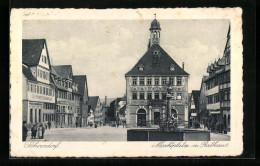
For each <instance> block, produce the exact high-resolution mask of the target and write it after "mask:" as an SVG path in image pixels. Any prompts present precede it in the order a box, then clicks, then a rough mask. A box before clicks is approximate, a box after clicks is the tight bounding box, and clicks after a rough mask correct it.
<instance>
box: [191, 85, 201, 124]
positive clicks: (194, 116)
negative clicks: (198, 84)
mask: <svg viewBox="0 0 260 166" xmlns="http://www.w3.org/2000/svg"><path fill="white" fill-rule="evenodd" d="M199 95H200V91H199V90H193V91H192V92H191V98H190V113H189V122H190V124H189V126H190V127H195V124H196V122H198V121H199V117H198V113H199Z"/></svg>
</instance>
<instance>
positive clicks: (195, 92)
mask: <svg viewBox="0 0 260 166" xmlns="http://www.w3.org/2000/svg"><path fill="white" fill-rule="evenodd" d="M191 95H192V97H193V101H194V103H195V108H196V109H197V106H198V103H199V95H200V91H199V90H193V91H192V92H191Z"/></svg>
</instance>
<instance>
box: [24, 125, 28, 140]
mask: <svg viewBox="0 0 260 166" xmlns="http://www.w3.org/2000/svg"><path fill="white" fill-rule="evenodd" d="M27 132H28V129H27V125H26V122H23V141H26V137H27Z"/></svg>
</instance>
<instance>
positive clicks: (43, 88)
mask: <svg viewBox="0 0 260 166" xmlns="http://www.w3.org/2000/svg"><path fill="white" fill-rule="evenodd" d="M43 94H44V95H45V87H43Z"/></svg>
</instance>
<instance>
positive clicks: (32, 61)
mask: <svg viewBox="0 0 260 166" xmlns="http://www.w3.org/2000/svg"><path fill="white" fill-rule="evenodd" d="M45 42H46V41H45V39H23V41H22V49H23V50H22V57H23V63H24V64H26V65H28V66H34V65H38V63H39V60H40V57H41V53H42V49H43V48H44V43H45Z"/></svg>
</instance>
